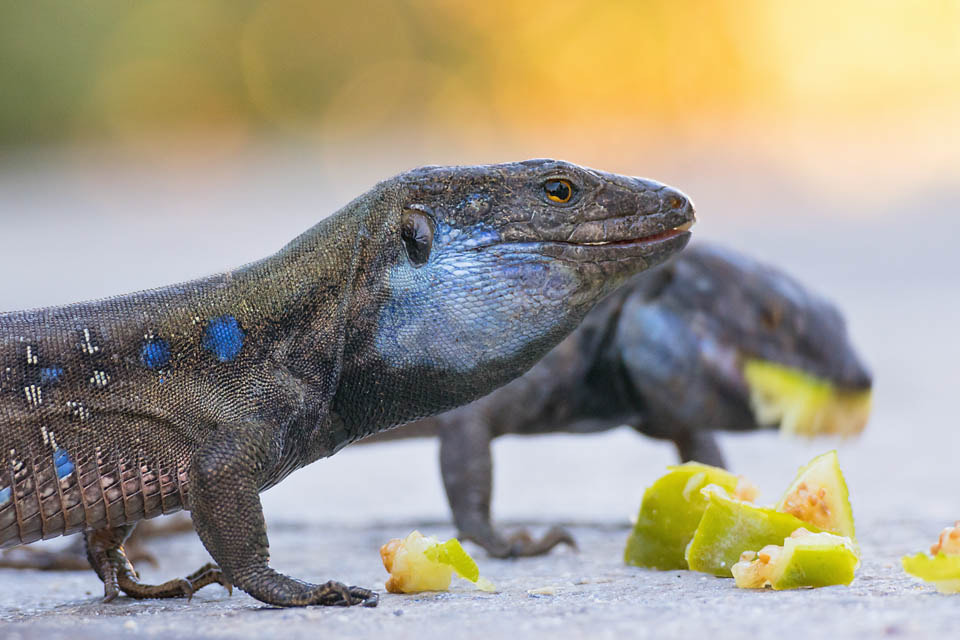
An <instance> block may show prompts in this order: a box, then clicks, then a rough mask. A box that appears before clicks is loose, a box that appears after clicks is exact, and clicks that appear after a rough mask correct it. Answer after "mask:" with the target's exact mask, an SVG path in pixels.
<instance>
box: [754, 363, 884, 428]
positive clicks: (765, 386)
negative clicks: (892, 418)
mask: <svg viewBox="0 0 960 640" xmlns="http://www.w3.org/2000/svg"><path fill="white" fill-rule="evenodd" d="M743 377H744V379H745V380H746V381H747V385H748V386H749V388H750V406H751V407H752V409H753V412H754V415H755V416H756V419H757V422H758V423H760V424H763V425H777V424H779V425H780V429H781V431H783V432H784V433H790V434H796V435H803V436H816V435H823V434H835V435H841V436H853V435H857V434H858V433H860V432H861V431H863V428H864V427H865V426H866V424H867V420H868V419H869V417H870V404H871V393H870V390H869V389H867V390H847V389H839V388H837V387H835V386H834V385H832V384H831V383H830V382H829V381H827V380H823V379H821V378H815V377H813V376H811V375H809V374H807V373H805V372H803V371H801V370H799V369H792V368H790V367H785V366H783V365H782V364H777V363H775V362H769V361H767V360H747V362H746V363H745V364H744V367H743Z"/></svg>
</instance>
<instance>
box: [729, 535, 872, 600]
mask: <svg viewBox="0 0 960 640" xmlns="http://www.w3.org/2000/svg"><path fill="white" fill-rule="evenodd" d="M859 565H860V559H859V557H858V556H857V551H856V547H855V546H854V543H853V541H852V540H850V538H846V537H843V536H837V535H834V534H832V533H811V532H810V531H808V530H807V529H804V528H800V529H797V530H796V531H794V532H793V533H791V534H790V537H788V538H787V539H785V540H784V541H783V546H776V545H768V546H766V547H764V548H762V549H761V550H760V551H759V552H754V551H745V552H744V553H743V554H742V555H741V556H740V561H739V562H737V563H736V564H734V565H733V567H732V568H731V572H732V573H733V578H734V580H735V582H736V584H737V586H738V587H740V588H742V589H763V588H764V587H773V588H774V589H776V590H781V589H799V588H802V587H827V586H830V585H836V584H843V585H847V584H850V583H851V582H853V577H854V573H855V571H856V568H857V567H858V566H859Z"/></svg>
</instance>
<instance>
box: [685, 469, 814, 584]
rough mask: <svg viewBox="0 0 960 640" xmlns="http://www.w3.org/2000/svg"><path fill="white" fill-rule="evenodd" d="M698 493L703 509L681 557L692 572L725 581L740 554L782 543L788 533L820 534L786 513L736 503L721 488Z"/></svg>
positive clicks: (746, 503)
mask: <svg viewBox="0 0 960 640" xmlns="http://www.w3.org/2000/svg"><path fill="white" fill-rule="evenodd" d="M701 493H702V494H703V495H704V496H705V497H706V498H707V507H706V509H705V510H704V512H703V517H702V518H701V519H700V526H698V527H697V529H696V533H694V535H693V539H692V540H690V544H689V545H688V546H687V549H686V554H685V555H686V560H687V564H688V565H689V567H690V568H691V569H693V570H694V571H702V572H704V573H712V574H713V575H715V576H721V577H725V578H729V577H731V576H732V575H733V574H732V573H731V568H732V567H733V565H735V564H736V563H737V562H738V561H739V560H740V555H741V554H742V553H743V552H744V551H748V550H752V549H762V548H763V547H766V546H767V545H780V544H783V541H784V539H786V538H787V537H789V536H790V534H791V533H793V532H794V531H796V530H797V529H800V528H804V527H805V528H807V529H812V530H814V532H815V533H820V529H819V528H817V527H815V526H813V525H811V524H808V523H806V522H803V521H802V520H800V519H799V518H797V517H796V516H793V515H790V514H789V513H782V512H780V511H775V510H773V509H769V508H766V507H758V506H756V505H754V504H750V503H749V502H745V501H743V500H737V499H736V498H733V497H731V496H730V495H729V494H728V493H727V492H726V491H725V490H724V489H723V488H722V487H719V486H716V485H710V486H707V487H704V488H703V489H702V490H701Z"/></svg>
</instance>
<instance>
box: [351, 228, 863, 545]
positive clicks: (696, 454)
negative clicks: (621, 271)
mask: <svg viewBox="0 0 960 640" xmlns="http://www.w3.org/2000/svg"><path fill="white" fill-rule="evenodd" d="M748 358H752V359H760V360H764V361H770V362H775V363H779V364H782V365H785V366H787V367H790V368H792V369H796V370H799V371H803V372H805V373H806V374H808V375H811V376H813V377H815V378H818V379H820V380H824V381H828V382H829V383H830V384H831V385H833V386H834V387H836V388H837V389H839V390H841V393H843V392H847V393H851V394H860V393H864V392H868V391H869V390H870V388H871V385H872V376H871V373H870V371H869V369H868V368H867V366H866V365H865V364H864V363H863V362H862V361H861V359H860V357H859V355H858V353H857V351H856V350H855V349H854V347H853V345H852V343H851V340H850V338H849V335H848V331H847V328H846V322H845V320H844V318H843V316H842V315H841V313H840V311H839V310H838V309H837V308H836V306H834V305H833V304H832V303H831V302H829V301H828V300H826V299H825V298H822V297H821V296H819V295H817V294H816V293H814V292H812V291H810V290H809V289H807V288H805V287H804V286H803V285H801V284H800V283H799V282H798V281H797V280H795V279H794V278H792V277H790V276H789V275H787V274H786V273H784V272H782V271H780V270H778V269H775V268H773V267H771V266H769V265H766V264H763V263H761V262H758V261H756V260H753V259H752V258H749V257H747V256H745V255H743V254H740V253H737V252H735V251H732V250H729V249H725V248H722V247H719V246H713V245H694V246H692V247H689V248H687V249H686V250H685V251H684V252H683V253H681V254H678V255H677V256H675V257H674V258H672V259H671V260H670V261H668V262H667V263H666V264H663V265H661V266H658V267H655V268H653V269H651V270H649V271H647V272H645V273H642V274H640V275H637V276H635V277H633V278H632V279H631V280H630V281H629V282H628V283H626V284H625V285H624V286H622V287H621V288H620V289H618V290H617V291H616V292H614V293H613V294H612V295H610V296H609V297H607V298H606V299H605V300H603V301H602V302H601V303H600V304H598V305H597V306H596V307H595V308H594V309H593V310H592V311H591V312H590V313H589V314H588V315H587V317H586V318H585V319H584V321H583V323H581V325H580V327H578V328H577V330H576V331H574V332H573V333H572V334H571V335H570V336H569V337H568V338H566V339H565V340H564V341H563V342H562V343H561V344H560V345H559V346H557V347H556V348H555V349H554V350H553V351H551V352H550V353H549V354H548V355H547V356H546V357H544V359H543V360H541V361H540V362H539V363H537V365H536V366H535V367H533V368H532V369H531V370H530V371H529V372H527V373H526V374H524V375H523V376H521V377H520V378H518V379H516V380H514V381H513V382H511V383H510V384H508V385H506V386H504V387H502V388H500V389H498V390H497V391H494V392H493V393H491V394H490V395H487V396H485V397H483V398H481V399H479V400H476V401H474V402H473V403H471V404H468V405H465V406H463V407H460V408H457V409H454V410H452V411H449V412H446V413H444V414H441V415H438V416H434V417H430V418H425V419H423V420H420V421H417V422H414V423H412V424H409V425H406V426H403V427H400V428H398V429H395V430H392V431H389V432H384V433H381V434H376V435H373V436H370V437H368V438H366V439H365V440H362V441H361V444H362V443H371V442H384V441H388V440H394V439H399V438H409V437H423V436H437V437H439V439H440V468H441V475H442V478H443V484H444V488H445V490H446V494H447V498H448V502H449V504H450V507H451V511H452V512H453V518H454V523H455V525H456V527H457V530H458V534H457V536H458V537H459V538H461V539H467V540H472V541H473V542H475V543H477V544H479V545H480V546H481V547H483V548H484V549H485V550H486V551H487V553H488V554H490V555H491V556H494V557H510V556H530V555H539V554H542V553H546V552H547V551H549V550H550V549H551V548H553V547H554V546H556V545H557V544H560V543H566V544H569V545H571V546H574V541H573V538H572V536H571V535H570V534H569V533H568V532H567V531H566V530H564V529H562V528H560V527H553V528H551V529H550V530H549V531H547V533H546V534H545V535H544V536H543V537H542V538H540V539H534V538H533V537H532V536H531V535H530V534H529V533H528V532H526V531H525V530H520V531H517V532H515V533H514V534H513V535H512V536H507V535H504V534H502V533H501V532H499V531H497V529H496V528H495V527H494V526H493V524H492V521H491V515H490V502H491V494H492V474H493V461H492V456H491V450H490V444H491V441H492V440H493V439H494V438H497V437H499V436H502V435H507V434H518V435H531V434H543V433H554V432H569V433H595V432H599V431H604V430H608V429H613V428H615V427H618V426H621V425H629V426H630V427H632V428H633V429H635V430H636V431H638V432H639V433H642V434H645V435H647V436H651V437H653V438H658V439H666V440H669V441H672V442H673V443H674V445H675V446H676V449H677V452H678V454H679V457H680V459H681V460H682V461H698V462H702V463H705V464H710V465H714V466H719V467H724V466H725V461H724V457H723V454H722V452H721V450H720V448H719V446H718V445H717V442H716V437H715V435H714V432H715V431H720V430H728V431H744V430H755V429H762V428H773V427H776V426H778V425H779V421H778V420H779V417H778V416H772V417H771V416H763V415H760V413H759V412H758V411H756V410H755V409H756V407H755V406H754V398H753V392H752V390H751V388H750V387H749V385H748V384H747V381H746V380H745V378H744V372H743V365H744V362H745V360H746V359H748ZM856 419H857V420H863V421H860V422H859V423H858V424H854V425H849V426H848V427H847V431H848V432H850V431H852V432H859V431H860V430H861V429H862V428H863V427H864V425H865V419H866V416H865V415H863V416H858V417H857V418H856Z"/></svg>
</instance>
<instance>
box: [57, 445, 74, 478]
mask: <svg viewBox="0 0 960 640" xmlns="http://www.w3.org/2000/svg"><path fill="white" fill-rule="evenodd" d="M53 465H54V466H55V467H56V468H57V477H58V478H64V477H66V476H68V475H70V474H71V473H73V462H71V461H70V456H69V455H68V454H67V451H66V449H57V450H56V451H54V452H53Z"/></svg>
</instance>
